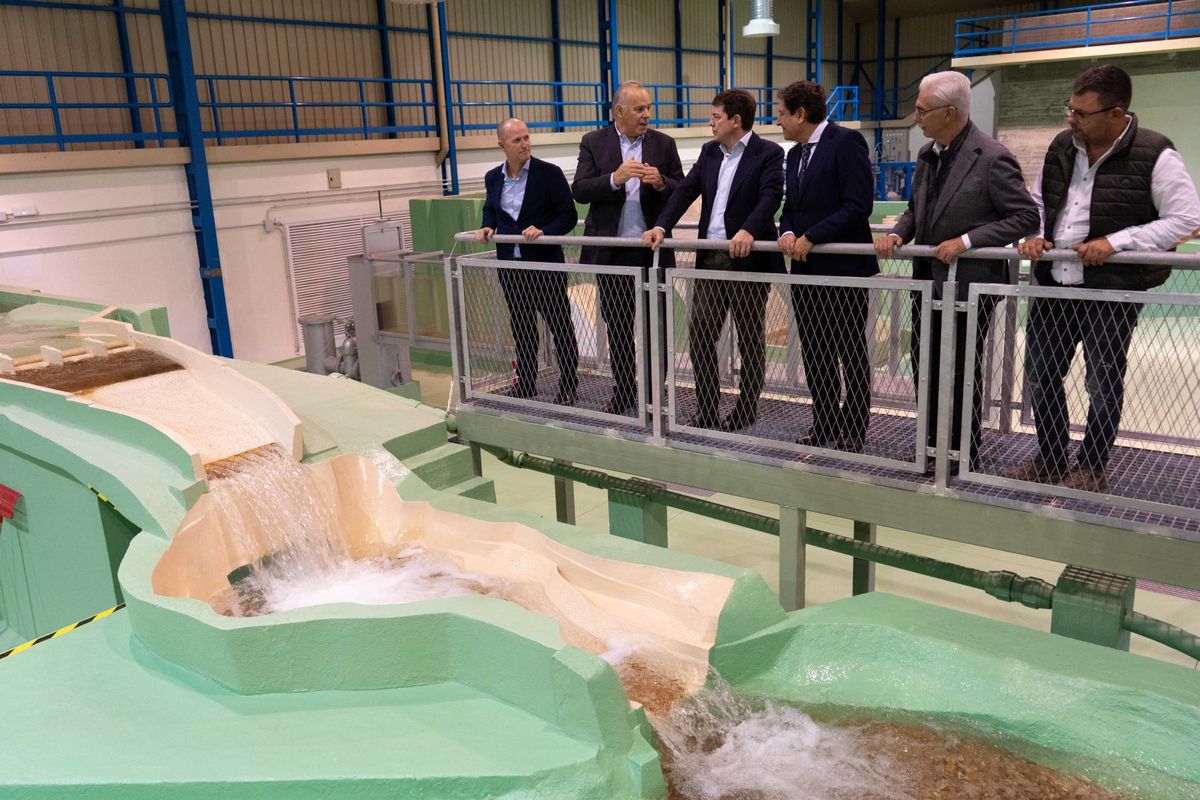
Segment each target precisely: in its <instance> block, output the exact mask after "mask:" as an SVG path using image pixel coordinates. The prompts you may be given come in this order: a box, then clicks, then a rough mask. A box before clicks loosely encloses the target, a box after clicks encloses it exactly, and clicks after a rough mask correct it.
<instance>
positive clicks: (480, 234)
mask: <svg viewBox="0 0 1200 800" xmlns="http://www.w3.org/2000/svg"><path fill="white" fill-rule="evenodd" d="M495 233H496V229H495V228H480V229H479V230H477V231H475V241H477V242H479V243H480V244H487V243H488V242H489V241H491V238H492V236H494V235H495Z"/></svg>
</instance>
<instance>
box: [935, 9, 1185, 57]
mask: <svg viewBox="0 0 1200 800" xmlns="http://www.w3.org/2000/svg"><path fill="white" fill-rule="evenodd" d="M1139 9H1141V10H1142V11H1143V12H1145V13H1137V12H1138V10H1139ZM1126 10H1128V11H1129V12H1130V13H1129V14H1122V13H1121V12H1123V11H1126ZM1097 12H1099V13H1097ZM1080 15H1082V19H1081V18H1079V17H1080ZM1038 19H1045V20H1047V23H1046V24H1044V25H1038V24H1027V23H1028V22H1031V21H1032V22H1036V21H1037V20H1038ZM1156 22H1159V23H1160V24H1154V23H1156ZM1136 23H1142V24H1141V25H1138V24H1136ZM1046 31H1055V32H1059V31H1061V32H1062V35H1061V36H1058V35H1056V34H1055V33H1051V34H1046V33H1045V32H1046ZM1031 34H1035V35H1033V36H1031ZM1198 35H1200V10H1197V9H1195V8H1194V7H1192V8H1189V9H1182V8H1177V7H1176V2H1175V0H1130V1H1129V2H1119V3H1101V4H1096V5H1089V6H1077V7H1074V8H1059V9H1055V10H1052V11H1028V12H1024V13H1020V14H1002V15H997V16H990V17H973V18H970V19H960V20H958V21H957V23H956V25H955V34H954V55H955V57H964V56H980V55H993V54H998V53H1017V52H1022V51H1027V50H1047V49H1054V48H1060V47H1086V46H1089V45H1097V44H1112V43H1115V42H1139V41H1166V40H1168V39H1175V38H1182V37H1187V36H1198ZM997 37H999V41H996V38H997Z"/></svg>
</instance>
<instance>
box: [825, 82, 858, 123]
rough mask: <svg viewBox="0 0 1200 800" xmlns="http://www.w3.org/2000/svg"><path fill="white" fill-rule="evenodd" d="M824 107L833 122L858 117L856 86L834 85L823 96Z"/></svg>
mask: <svg viewBox="0 0 1200 800" xmlns="http://www.w3.org/2000/svg"><path fill="white" fill-rule="evenodd" d="M825 109H826V112H827V114H828V117H829V119H831V120H833V121H834V122H847V121H851V120H856V119H858V87H857V86H835V87H833V91H832V92H830V93H829V96H828V97H827V98H825Z"/></svg>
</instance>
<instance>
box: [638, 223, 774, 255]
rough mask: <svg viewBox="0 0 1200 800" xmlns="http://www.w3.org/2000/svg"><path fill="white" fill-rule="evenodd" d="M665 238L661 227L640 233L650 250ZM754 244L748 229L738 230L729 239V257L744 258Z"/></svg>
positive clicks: (656, 247) (655, 247)
mask: <svg viewBox="0 0 1200 800" xmlns="http://www.w3.org/2000/svg"><path fill="white" fill-rule="evenodd" d="M664 238H666V234H665V233H663V229H662V228H651V229H650V230H648V231H646V232H645V233H643V234H642V244H644V245H646V246H647V247H649V248H650V249H651V250H657V249H658V246H659V245H660V244H661V243H662V240H663V239H664ZM752 244H754V237H753V236H751V235H750V232H749V231H744V230H743V231H738V232H737V233H735V234H734V235H733V238H732V239H730V240H729V257H730V258H745V257H746V256H748V255H750V246H751V245H752Z"/></svg>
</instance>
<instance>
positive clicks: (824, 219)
mask: <svg viewBox="0 0 1200 800" xmlns="http://www.w3.org/2000/svg"><path fill="white" fill-rule="evenodd" d="M802 152H803V148H802V146H801V145H799V144H797V145H796V146H795V147H793V148H792V149H791V150H790V151H789V152H788V157H787V200H786V201H784V204H783V214H782V215H781V216H780V218H779V235H780V236H782V235H783V234H785V233H789V232H790V233H794V234H795V235H796V236H797V237H800V236H804V235H806V234H807V235H808V240H809V241H810V242H812V243H813V244H827V243H829V242H861V243H866V244H869V243H870V242H871V241H872V239H871V210H872V209H873V208H874V203H875V187H874V183H875V182H874V180H873V179H872V175H871V158H870V155H869V151H868V150H867V141H866V139H864V138H863V135H862V134H861V133H859V132H858V131H856V130H851V129H849V128H843V127H841V126H839V125H836V124H834V123H832V122H830V123H829V124H828V125H826V126H825V130H823V131H821V139H820V141H818V142H817V146H816V147H815V148H814V149H813V151H812V155H811V156H810V157H809V160H808V166H807V167H806V168H805V169H804V181H803V182H799V175H798V174H797V173H799V171H800V156H801V154H802ZM792 272H793V273H794V274H797V275H841V276H843V277H855V278H866V277H870V276H871V275H876V274H878V273H879V262H878V261H876V260H875V256H873V255H861V256H835V255H827V254H821V253H811V254H809V256H808V260H807V261H792Z"/></svg>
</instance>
